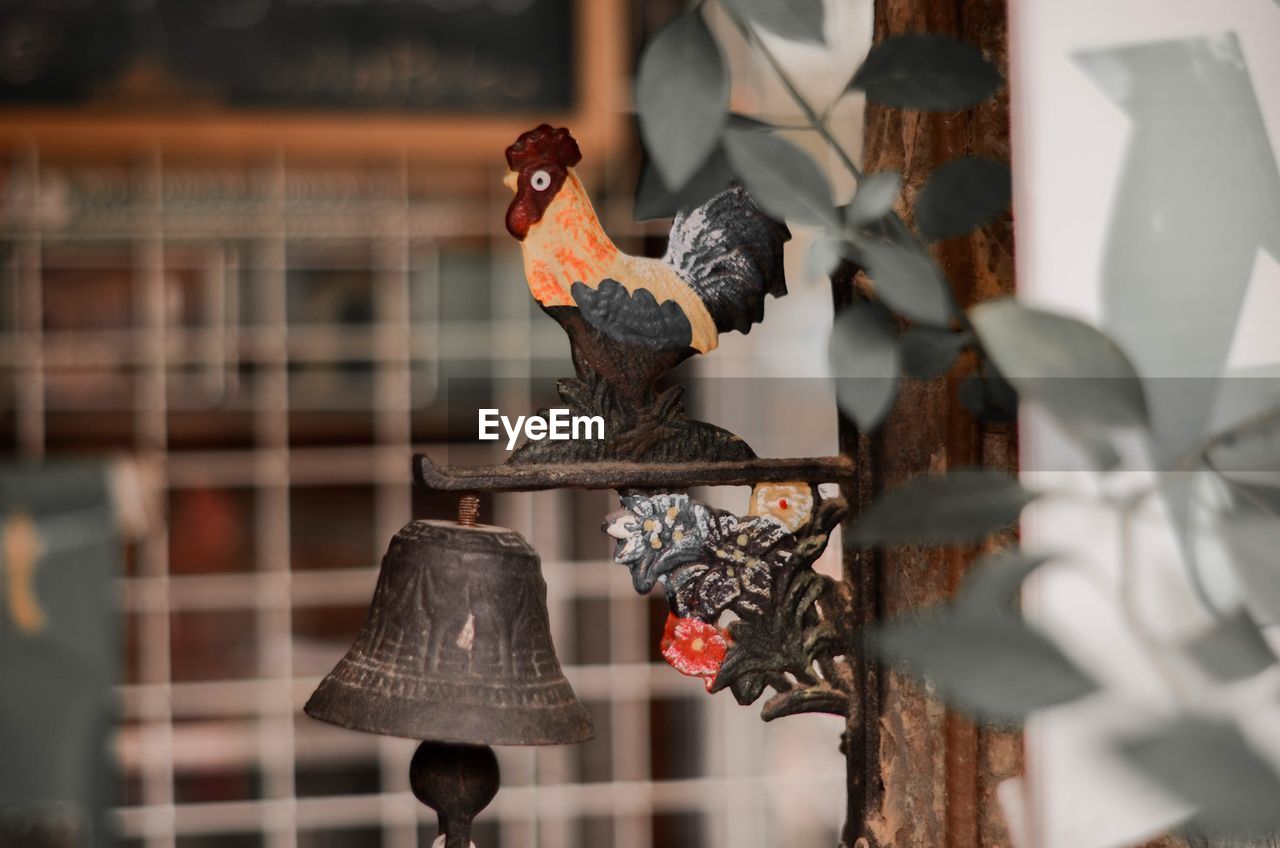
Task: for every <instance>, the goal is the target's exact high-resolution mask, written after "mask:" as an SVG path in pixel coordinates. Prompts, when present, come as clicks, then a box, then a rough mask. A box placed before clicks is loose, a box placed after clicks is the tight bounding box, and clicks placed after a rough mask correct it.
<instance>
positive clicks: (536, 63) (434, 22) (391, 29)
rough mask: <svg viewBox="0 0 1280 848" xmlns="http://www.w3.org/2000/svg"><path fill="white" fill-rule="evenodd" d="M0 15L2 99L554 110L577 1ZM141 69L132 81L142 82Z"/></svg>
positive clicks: (19, 8)
mask: <svg viewBox="0 0 1280 848" xmlns="http://www.w3.org/2000/svg"><path fill="white" fill-rule="evenodd" d="M5 7H7V8H5V10H4V11H3V12H0V15H2V17H0V31H2V32H3V33H4V34H5V35H4V37H3V40H2V41H0V44H2V45H3V47H2V48H0V49H3V50H4V52H5V55H3V57H0V100H2V101H5V102H8V103H16V102H22V103H42V104H54V103H57V104H69V103H76V102H84V101H89V100H93V99H102V98H105V99H109V100H115V101H117V102H125V103H126V104H127V101H128V99H129V97H128V95H129V94H132V95H133V97H134V98H135V99H136V100H138V101H141V102H144V103H145V102H146V100H147V99H148V94H149V92H148V91H147V85H150V86H151V87H152V89H153V91H152V92H150V94H151V96H152V97H155V98H168V99H170V100H172V99H173V95H174V94H175V93H180V92H186V93H187V95H188V96H189V98H190V100H191V101H192V102H194V103H200V102H202V101H208V100H215V101H218V102H221V103H224V104H226V105H229V106H234V107H238V108H261V107H287V108H299V109H317V108H319V109H340V110H369V109H373V110H382V111H403V112H410V113H413V112H424V111H426V112H439V111H453V112H458V111H466V112H475V111H484V112H492V111H511V110H519V111H559V110H567V109H569V108H571V107H572V106H573V104H574V95H575V91H574V56H575V50H574V41H575V20H574V8H573V7H574V0H155V2H150V3H139V2H136V0H55V2H41V3H14V4H5ZM140 80H142V81H141V82H140Z"/></svg>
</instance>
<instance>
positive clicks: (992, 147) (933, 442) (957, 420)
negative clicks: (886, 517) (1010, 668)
mask: <svg viewBox="0 0 1280 848" xmlns="http://www.w3.org/2000/svg"><path fill="white" fill-rule="evenodd" d="M906 32H934V33H941V34H945V35H950V36H953V37H957V38H960V39H962V40H964V41H966V42H968V43H970V44H972V45H974V46H976V47H977V48H978V49H980V50H981V51H982V52H983V54H984V55H985V56H986V57H987V58H988V59H989V60H991V61H992V62H994V63H995V64H996V65H997V66H998V67H1000V68H1001V69H1002V70H1005V69H1007V65H1008V63H1007V56H1008V45H1007V26H1006V17H1005V2H1004V0H877V1H876V4H875V29H874V37H875V40H877V41H879V40H881V39H883V38H885V37H887V36H890V35H896V34H900V33H906ZM967 155H971V156H982V157H986V158H990V159H997V160H1001V161H1005V162H1007V161H1009V112H1008V95H1007V89H1006V90H1002V91H1001V93H1000V94H999V95H998V96H997V97H996V98H994V99H993V100H992V101H989V102H987V103H984V104H982V105H980V106H978V107H976V108H974V109H971V110H967V111H963V112H957V113H946V114H934V113H924V112H915V111H906V110H900V109H888V108H882V107H878V106H875V105H868V107H867V120H866V135H865V142H864V162H865V170H866V171H867V172H868V173H875V172H877V171H884V170H890V169H892V170H897V171H900V172H901V173H902V175H903V189H904V190H903V202H902V205H900V206H899V208H898V211H899V213H900V214H901V215H902V216H903V218H904V220H906V221H907V223H908V224H910V223H911V215H910V210H911V209H912V208H913V206H914V200H915V197H916V195H917V194H918V193H919V190H920V188H921V186H922V185H923V184H924V181H925V180H926V179H927V178H928V177H929V175H930V174H932V173H933V172H934V171H935V170H936V169H937V168H938V166H939V165H941V164H942V163H944V162H946V161H948V160H950V159H953V158H956V157H959V156H967ZM934 255H935V257H936V258H937V259H938V261H939V262H940V263H941V266H942V268H943V270H944V272H945V273H946V275H947V278H948V279H949V280H950V281H951V283H952V285H953V287H954V289H955V292H956V296H957V299H958V301H959V302H960V304H961V305H962V306H966V307H967V306H969V305H972V304H974V303H977V302H980V301H983V300H987V299H989V298H992V297H996V296H998V295H1005V294H1011V293H1012V292H1013V290H1014V281H1013V229H1012V223H1011V219H1010V218H1009V217H1008V216H1005V217H1003V218H1001V219H1000V220H997V221H996V222H994V223H993V224H991V225H990V226H988V227H986V228H984V229H983V230H981V231H979V232H977V233H974V234H973V235H971V236H968V237H963V238H955V239H950V240H948V241H945V242H942V243H940V244H939V245H937V247H936V248H935V250H934ZM856 288H857V287H856V285H854V286H851V285H845V286H844V287H843V289H842V287H841V286H840V285H839V281H837V292H836V301H837V305H839V304H841V303H843V302H848V301H849V300H851V299H853V298H855V297H858V294H857V291H856ZM972 368H973V361H972V359H971V358H962V359H961V361H960V362H959V363H958V364H957V366H956V368H955V369H954V370H953V371H952V373H951V375H950V376H951V378H952V379H950V380H939V381H932V382H930V383H920V382H914V383H909V384H907V385H904V386H903V387H902V391H901V394H900V396H899V399H898V401H897V405H896V406H895V408H894V411H893V412H892V414H891V415H890V416H889V418H888V419H887V420H886V421H885V422H884V423H883V424H882V425H881V427H880V429H879V430H878V431H877V432H876V433H873V434H871V435H869V436H867V435H862V434H859V433H858V432H857V430H856V428H855V427H854V425H853V424H852V422H849V421H842V422H841V449H842V450H843V451H844V452H845V453H846V454H848V455H850V456H852V457H854V458H855V459H856V460H857V464H858V466H859V468H860V469H861V473H860V475H859V477H858V479H857V480H856V481H855V482H854V483H852V484H850V485H849V486H847V487H846V493H845V494H846V497H847V498H848V499H849V502H850V503H851V504H853V505H855V507H856V506H859V505H861V506H865V504H866V503H868V502H869V501H870V500H871V499H873V498H874V497H875V495H876V494H878V493H880V492H882V491H884V490H886V489H891V488H894V487H896V486H900V485H902V484H903V483H905V482H907V481H908V480H910V479H912V478H914V477H917V476H919V475H921V474H927V473H931V472H940V471H944V470H946V469H953V468H960V467H965V466H976V465H982V466H985V467H988V468H996V469H1005V470H1014V469H1015V468H1016V461H1017V454H1016V431H1015V429H1014V428H1013V427H1012V426H1010V425H991V424H983V423H982V422H980V421H978V420H976V419H975V418H973V416H971V415H970V414H969V412H968V411H967V410H966V409H964V408H963V407H962V406H961V404H960V403H959V401H958V400H957V398H956V392H955V388H956V378H959V377H962V376H963V375H964V374H966V373H968V372H969V371H970V370H972ZM855 513H856V509H855ZM845 538H846V539H847V538H848V534H846V535H845ZM1006 541H1007V540H1006ZM976 553H977V549H976V548H967V549H961V548H931V547H922V546H915V545H904V546H899V547H895V548H892V549H890V550H887V551H884V552H879V553H871V552H867V551H862V550H858V549H856V548H854V547H852V546H850V545H849V544H848V543H847V542H846V544H845V551H844V557H845V574H846V578H847V579H848V580H850V581H851V583H852V584H853V586H854V589H855V592H856V593H857V594H858V600H857V603H858V612H859V614H860V616H861V617H862V618H863V620H866V621H868V622H871V621H877V620H886V619H891V618H895V617H898V616H902V615H913V614H916V613H918V612H919V611H922V610H924V609H927V608H929V607H932V606H934V605H936V604H939V603H943V602H945V601H946V600H947V599H948V598H949V597H950V596H951V594H952V593H953V592H954V590H955V587H956V585H957V583H958V582H959V580H960V578H961V577H962V575H963V574H964V572H965V570H966V569H967V568H968V566H969V564H970V562H971V561H972V559H973V557H974V555H975V554H976ZM860 665H861V679H862V689H863V691H862V696H863V703H862V715H861V716H855V717H854V718H853V719H852V720H851V721H850V724H849V727H848V728H847V730H846V733H845V744H844V747H845V751H846V756H847V759H848V764H849V767H848V779H849V809H848V822H847V824H846V828H845V833H844V834H843V839H844V843H845V845H847V846H850V848H853V846H857V848H863V844H864V843H861V842H858V840H859V839H865V840H866V842H865V844H866V845H868V846H870V848H883V846H896V848H911V846H922V845H928V846H939V848H941V847H942V846H947V848H978V846H981V848H992V846H1007V845H1009V844H1010V843H1009V838H1008V834H1007V832H1006V830H1005V828H1004V824H1003V820H1002V818H1001V815H1000V812H999V809H998V806H997V803H996V799H995V788H996V785H997V784H998V783H999V782H1000V781H1001V780H1003V779H1005V778H1007V777H1012V776H1014V775H1016V774H1018V773H1019V772H1020V771H1021V768H1022V747H1021V736H1020V734H1017V733H1009V732H1003V731H998V730H995V729H993V728H989V727H978V726H975V725H974V724H973V723H972V722H970V721H968V720H966V719H965V718H964V717H962V716H960V715H957V714H956V713H954V712H952V711H950V710H948V709H946V708H945V707H944V706H943V705H942V703H941V702H940V701H938V700H937V699H935V698H932V697H930V696H929V695H928V694H927V693H926V692H925V691H924V689H923V687H921V686H920V685H919V684H917V683H916V682H915V681H913V680H911V679H909V678H906V677H904V676H903V675H900V674H899V673H897V672H895V671H893V670H891V669H886V668H880V667H877V666H876V665H875V664H874V663H861V664H860Z"/></svg>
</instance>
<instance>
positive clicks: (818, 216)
mask: <svg viewBox="0 0 1280 848" xmlns="http://www.w3.org/2000/svg"><path fill="white" fill-rule="evenodd" d="M724 145H725V149H726V150H727V151H728V153H729V164H730V165H732V166H733V172H734V174H735V175H736V176H737V177H738V179H739V180H741V181H742V183H743V184H744V185H745V186H746V187H747V189H748V191H750V192H751V196H752V197H753V198H754V199H755V200H756V202H757V203H759V204H760V205H761V206H762V207H764V210H765V211H766V212H768V213H769V214H771V215H773V216H775V217H778V218H786V219H787V220H791V221H796V222H799V223H802V224H810V225H813V226H820V227H829V228H831V229H833V230H838V229H839V228H840V226H841V224H840V216H839V214H838V213H837V212H836V208H835V205H834V204H833V203H832V201H831V185H830V184H829V183H828V182H827V178H826V177H825V176H824V175H823V173H822V171H821V170H820V169H819V168H818V166H817V164H816V163H815V162H814V161H813V159H812V158H811V157H810V156H809V154H807V153H805V152H804V151H803V150H801V149H800V148H798V147H796V146H795V145H794V144H792V143H790V142H789V141H786V140H785V139H782V138H779V137H778V136H777V135H775V134H773V133H770V132H762V131H759V130H748V129H739V128H736V127H730V128H729V130H728V131H727V132H726V133H725V137H724Z"/></svg>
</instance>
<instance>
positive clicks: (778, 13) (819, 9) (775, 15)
mask: <svg viewBox="0 0 1280 848" xmlns="http://www.w3.org/2000/svg"><path fill="white" fill-rule="evenodd" d="M725 2H726V3H727V4H728V6H729V8H730V9H732V10H733V11H735V12H737V13H738V14H740V15H742V16H743V17H745V18H746V19H747V20H748V21H750V22H751V23H753V24H758V25H760V26H762V27H764V28H765V29H767V30H769V31H770V32H773V33H776V34H778V35H780V36H782V37H783V38H789V39H791V40H793V41H807V42H810V43H815V44H821V43H823V33H822V24H823V21H824V20H825V19H826V10H825V8H824V7H823V5H822V0H725Z"/></svg>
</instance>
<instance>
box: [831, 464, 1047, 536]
mask: <svg viewBox="0 0 1280 848" xmlns="http://www.w3.org/2000/svg"><path fill="white" fill-rule="evenodd" d="M1036 497H1037V493H1036V492H1032V491H1030V490H1028V489H1024V488H1023V487H1022V484H1021V483H1019V482H1018V481H1017V479H1016V478H1013V477H1010V476H1009V475H1007V474H1001V473H999V472H996V471H968V470H966V471H953V472H951V473H949V474H945V475H937V476H925V477H918V478H916V479H915V480H912V481H911V482H910V483H907V484H906V485H905V486H899V487H898V488H896V489H891V490H890V491H888V492H885V493H884V494H883V495H881V496H880V497H879V498H877V499H876V500H875V501H874V502H873V503H872V504H871V506H869V507H867V509H866V511H865V512H864V513H863V514H862V517H861V519H859V521H858V523H857V524H855V525H854V526H853V539H854V540H855V541H856V542H858V543H859V544H863V545H884V544H895V543H901V542H925V543H946V542H972V541H977V540H979V539H981V538H982V537H984V536H986V535H987V534H989V533H991V532H993V531H995V530H999V529H1001V528H1004V527H1008V526H1009V525H1010V524H1012V523H1013V522H1014V521H1016V520H1017V519H1018V515H1019V513H1021V512H1022V508H1023V507H1025V506H1026V505H1027V504H1029V503H1031V501H1033V500H1035V498H1036Z"/></svg>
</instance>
